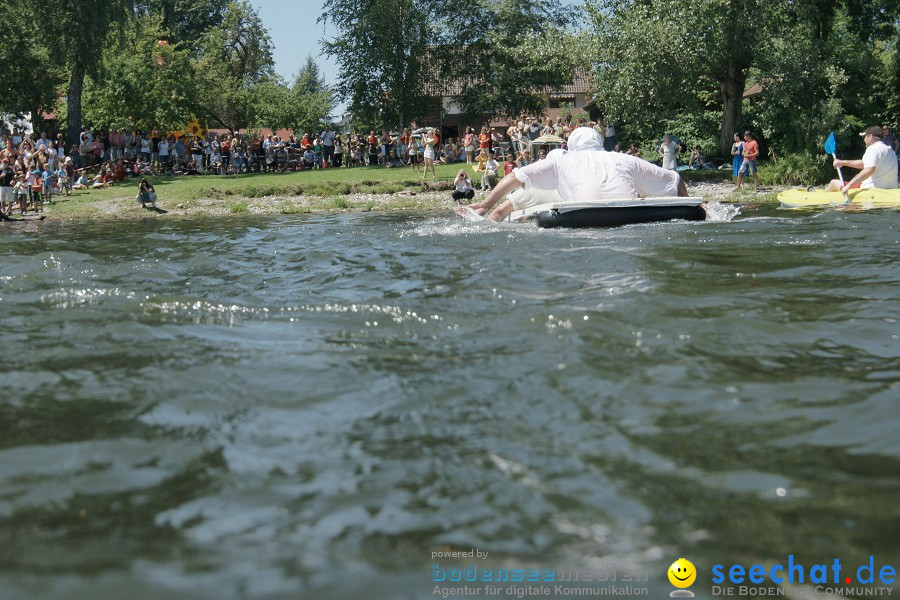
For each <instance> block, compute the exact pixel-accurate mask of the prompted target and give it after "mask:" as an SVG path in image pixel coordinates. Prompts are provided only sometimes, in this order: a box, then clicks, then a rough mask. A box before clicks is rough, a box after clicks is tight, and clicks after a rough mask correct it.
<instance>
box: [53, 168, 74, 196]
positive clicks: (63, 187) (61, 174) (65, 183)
mask: <svg viewBox="0 0 900 600" xmlns="http://www.w3.org/2000/svg"><path fill="white" fill-rule="evenodd" d="M56 182H57V183H58V184H59V194H60V195H62V194H65V195H66V196H71V195H72V184H71V183H70V182H69V173H68V171H66V167H65V165H61V166H60V167H59V170H58V171H57V172H56Z"/></svg>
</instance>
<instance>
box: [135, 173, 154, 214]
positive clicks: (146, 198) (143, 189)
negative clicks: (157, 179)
mask: <svg viewBox="0 0 900 600" xmlns="http://www.w3.org/2000/svg"><path fill="white" fill-rule="evenodd" d="M137 201H138V202H140V203H141V208H147V204H150V208H152V209H154V210H156V189H154V187H153V185H151V184H150V182H149V181H147V180H146V179H141V184H140V185H139V186H138V194H137Z"/></svg>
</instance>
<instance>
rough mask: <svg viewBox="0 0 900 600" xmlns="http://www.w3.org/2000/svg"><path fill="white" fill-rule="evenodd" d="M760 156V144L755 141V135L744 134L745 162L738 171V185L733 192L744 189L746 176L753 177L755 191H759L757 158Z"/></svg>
mask: <svg viewBox="0 0 900 600" xmlns="http://www.w3.org/2000/svg"><path fill="white" fill-rule="evenodd" d="M758 156H759V142H757V141H756V140H754V139H753V134H752V133H750V132H749V131H745V132H744V160H743V161H742V162H741V168H740V169H739V170H738V180H737V185H736V186H735V187H734V189H733V190H731V191H732V192H736V191H738V190H742V189H744V175H745V174H746V175H750V174H752V175H753V191H754V192H756V191H758V190H759V174H758V173H757V172H756V157H758Z"/></svg>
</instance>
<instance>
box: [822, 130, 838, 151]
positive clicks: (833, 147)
mask: <svg viewBox="0 0 900 600" xmlns="http://www.w3.org/2000/svg"><path fill="white" fill-rule="evenodd" d="M836 151H837V142H836V141H835V139H834V132H833V131H832V132H831V134H830V135H829V136H828V139H827V140H825V152H827V153H828V154H834V153H835V152H836Z"/></svg>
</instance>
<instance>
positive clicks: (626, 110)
mask: <svg viewBox="0 0 900 600" xmlns="http://www.w3.org/2000/svg"><path fill="white" fill-rule="evenodd" d="M587 9H588V12H589V13H590V16H591V23H592V35H593V36H594V40H595V43H594V44H593V45H592V47H593V48H594V49H595V53H594V55H593V57H592V60H593V62H594V63H595V65H596V71H597V99H598V103H599V104H600V105H601V106H602V108H603V109H604V111H605V112H606V113H607V114H608V115H609V117H611V118H612V119H613V120H614V121H616V122H617V123H620V131H621V132H622V133H623V134H624V135H625V136H626V137H630V138H633V139H651V138H658V137H659V136H660V135H661V134H662V132H663V131H671V132H672V133H675V134H678V135H680V136H681V137H682V138H684V139H686V140H687V141H688V142H689V143H691V144H695V143H699V144H701V146H703V148H704V150H705V151H707V152H710V151H712V150H717V151H718V153H719V154H721V155H727V154H728V149H729V147H730V145H731V135H732V133H734V132H735V131H738V130H740V129H743V128H747V127H750V128H752V129H754V130H755V131H757V132H758V133H759V134H761V137H762V140H763V143H764V145H768V146H769V147H773V148H775V149H777V151H778V152H815V151H818V150H819V149H820V147H821V143H822V141H823V140H824V138H825V137H826V136H827V134H828V132H829V131H832V130H834V131H835V132H838V140H839V143H840V144H841V145H842V149H843V150H845V151H849V150H851V148H850V145H851V143H853V144H855V145H856V146H858V145H859V140H858V137H857V136H855V135H853V133H855V132H857V131H860V129H861V128H862V127H864V126H865V125H870V124H875V123H879V124H880V123H885V124H890V125H894V126H896V125H898V123H897V120H898V115H900V113H898V110H897V104H898V100H897V97H898V94H897V90H898V89H900V87H898V59H897V54H898V48H897V43H898V25H900V1H898V0H806V1H803V2H797V1H795V0H765V1H763V0H706V1H704V2H700V3H698V2H686V1H685V0H588V3H587ZM754 83H758V84H760V85H761V86H762V92H761V93H760V94H759V95H758V96H755V97H753V98H750V99H743V100H742V96H743V92H744V90H745V89H746V88H748V87H750V85H751V84H754ZM711 116H713V117H717V118H716V119H715V122H713V120H711V119H710V117H711ZM858 149H859V148H854V150H858Z"/></svg>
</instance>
